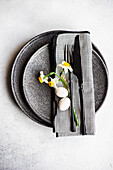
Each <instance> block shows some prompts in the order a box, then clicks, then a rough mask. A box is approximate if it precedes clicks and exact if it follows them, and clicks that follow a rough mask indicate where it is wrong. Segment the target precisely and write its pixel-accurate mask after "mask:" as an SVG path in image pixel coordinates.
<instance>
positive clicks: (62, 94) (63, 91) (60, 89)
mask: <svg viewBox="0 0 113 170" xmlns="http://www.w3.org/2000/svg"><path fill="white" fill-rule="evenodd" d="M55 94H56V95H57V96H58V97H61V98H62V97H67V96H68V91H67V89H66V88H64V87H58V88H57V89H56V90H55Z"/></svg>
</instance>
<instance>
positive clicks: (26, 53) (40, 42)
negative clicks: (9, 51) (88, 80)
mask: <svg viewBox="0 0 113 170" xmlns="http://www.w3.org/2000/svg"><path fill="white" fill-rule="evenodd" d="M66 32H67V31H50V32H46V33H43V34H40V35H38V36H36V37H34V38H33V39H31V40H30V41H29V42H28V43H27V44H26V45H25V46H24V47H23V48H22V49H21V50H20V52H19V53H18V55H17V56H16V59H15V61H14V64H13V68H12V73H11V87H12V91H13V95H14V97H15V100H16V102H17V104H18V105H19V107H20V108H21V109H22V111H23V112H24V113H25V114H26V115H27V116H29V118H31V119H32V120H34V121H36V122H37V123H40V124H42V125H45V126H48V127H52V115H51V103H52V102H51V89H50V88H49V87H48V86H47V85H46V84H42V85H40V83H39V82H38V80H37V77H38V74H39V72H40V71H41V70H43V71H44V72H45V73H46V74H48V73H49V72H50V62H49V61H50V51H51V48H50V47H51V41H52V38H53V37H54V36H55V35H56V34H60V33H66ZM92 55H93V76H94V90H95V111H97V110H98V109H99V108H100V106H101V105H102V103H103V101H104V99H105V96H106V93H107V88H108V69H107V66H106V63H105V60H104V58H103V57H102V55H101V53H100V52H99V50H98V48H97V47H96V46H95V45H94V44H93V43H92ZM51 57H52V56H51Z"/></svg>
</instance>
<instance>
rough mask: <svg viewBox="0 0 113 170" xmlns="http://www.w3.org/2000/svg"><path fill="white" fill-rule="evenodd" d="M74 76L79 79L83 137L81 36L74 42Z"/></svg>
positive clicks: (83, 133)
mask: <svg viewBox="0 0 113 170" xmlns="http://www.w3.org/2000/svg"><path fill="white" fill-rule="evenodd" d="M73 74H75V75H76V76H77V78H78V83H79V95H80V105H81V125H82V135H86V126H85V114H84V107H83V77H82V66H81V55H80V44H79V35H77V36H76V37H75V42H74V51H73Z"/></svg>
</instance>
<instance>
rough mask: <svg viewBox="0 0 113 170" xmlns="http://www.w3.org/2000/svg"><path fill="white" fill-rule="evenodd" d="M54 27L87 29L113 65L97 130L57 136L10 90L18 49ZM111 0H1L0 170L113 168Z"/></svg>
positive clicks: (103, 169) (99, 113)
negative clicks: (27, 111)
mask: <svg viewBox="0 0 113 170" xmlns="http://www.w3.org/2000/svg"><path fill="white" fill-rule="evenodd" d="M54 29H66V30H89V31H90V32H91V39H92V42H93V43H94V44H96V46H97V47H98V48H99V49H100V51H101V52H102V54H103V56H104V58H105V61H106V63H107V65H108V69H109V89H108V94H107V98H106V100H105V102H104V104H103V105H102V107H101V108H100V110H99V111H98V112H97V114H96V135H95V136H81V137H62V138H56V137H55V135H54V134H53V133H52V129H50V128H47V127H44V126H41V125H39V124H37V123H35V122H33V121H32V120H30V119H29V118H28V117H27V116H25V115H24V114H23V112H22V111H21V110H20V108H19V107H18V106H17V105H16V104H15V102H14V100H13V98H12V95H11V92H10V87H9V84H10V72H9V70H10V69H11V65H12V62H13V60H14V58H15V54H16V52H17V51H18V50H19V49H20V48H21V47H22V45H23V44H24V43H26V42H27V41H28V40H29V39H31V38H32V37H34V36H36V35H38V34H40V33H42V32H45V31H50V30H54ZM112 87H113V0H103V1H101V0H93V1H92V0H85V1H84V0H29V1H28V0H24V1H23V0H0V170H59V169H60V170H75V169H77V170H82V169H84V170H111V169H113V104H112V102H113V88H112Z"/></svg>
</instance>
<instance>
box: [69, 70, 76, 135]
mask: <svg viewBox="0 0 113 170" xmlns="http://www.w3.org/2000/svg"><path fill="white" fill-rule="evenodd" d="M72 89H73V83H72V81H71V73H70V101H71V131H72V132H76V123H75V118H74V112H73V92H72Z"/></svg>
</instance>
